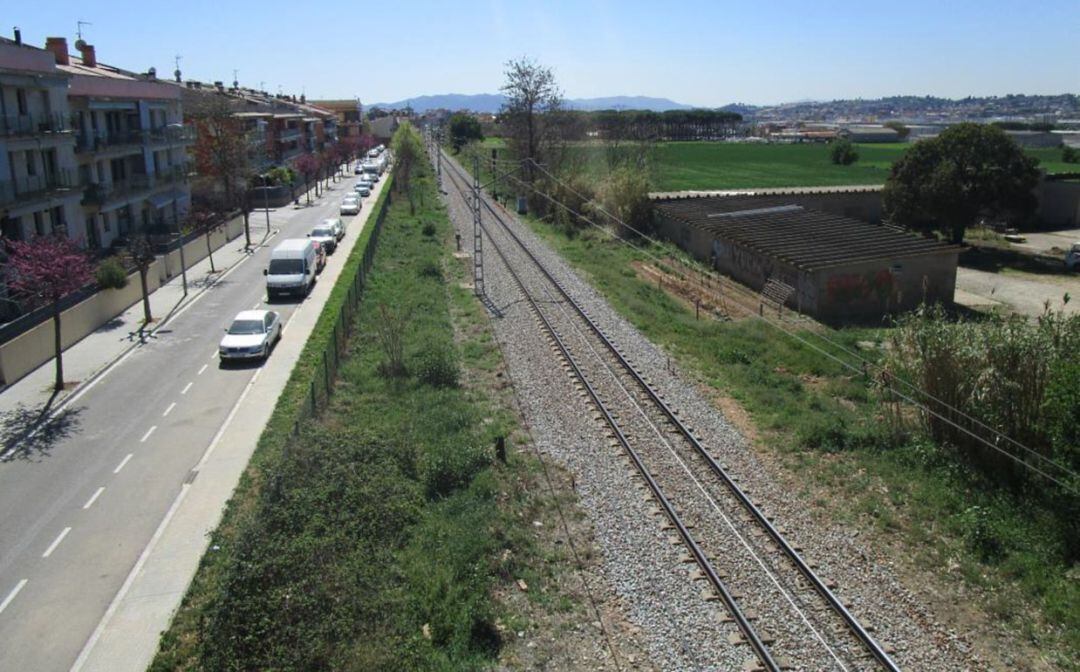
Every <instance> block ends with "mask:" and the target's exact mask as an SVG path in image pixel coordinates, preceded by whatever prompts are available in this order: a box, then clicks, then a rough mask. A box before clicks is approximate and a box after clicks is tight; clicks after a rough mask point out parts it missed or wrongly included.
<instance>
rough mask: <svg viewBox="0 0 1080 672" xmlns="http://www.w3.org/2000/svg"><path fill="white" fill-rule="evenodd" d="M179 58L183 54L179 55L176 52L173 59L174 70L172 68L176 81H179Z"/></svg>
mask: <svg viewBox="0 0 1080 672" xmlns="http://www.w3.org/2000/svg"><path fill="white" fill-rule="evenodd" d="M181 58H183V56H181V55H180V54H177V55H176V56H175V60H176V70H173V77H175V78H176V81H177V82H179V81H180V59H181Z"/></svg>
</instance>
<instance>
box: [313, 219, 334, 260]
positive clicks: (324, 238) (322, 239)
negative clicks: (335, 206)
mask: <svg viewBox="0 0 1080 672" xmlns="http://www.w3.org/2000/svg"><path fill="white" fill-rule="evenodd" d="M307 235H308V238H311V239H312V240H313V241H315V242H316V243H318V244H319V247H322V248H323V249H325V250H326V253H327V254H333V253H334V250H336V249H337V232H336V231H334V227H332V226H326V225H325V224H320V225H318V226H316V227H315V228H313V229H312V230H311V233H309V234H307Z"/></svg>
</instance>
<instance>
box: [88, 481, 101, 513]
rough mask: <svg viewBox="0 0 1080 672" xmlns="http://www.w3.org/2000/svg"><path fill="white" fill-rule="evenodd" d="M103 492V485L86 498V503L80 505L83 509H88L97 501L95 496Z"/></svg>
mask: <svg viewBox="0 0 1080 672" xmlns="http://www.w3.org/2000/svg"><path fill="white" fill-rule="evenodd" d="M103 492H105V486H104V485H103V486H101V487H100V488H98V489H97V490H95V491H94V494H93V495H91V496H90V499H88V500H86V503H85V504H83V505H82V508H83V511H85V510H86V509H89V508H90V507H91V506H93V505H94V502H96V501H97V498H98V497H100V496H101V493H103Z"/></svg>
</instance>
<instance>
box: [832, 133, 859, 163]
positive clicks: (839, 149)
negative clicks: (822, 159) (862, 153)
mask: <svg viewBox="0 0 1080 672" xmlns="http://www.w3.org/2000/svg"><path fill="white" fill-rule="evenodd" d="M829 159H830V160H831V161H832V162H833V163H835V164H836V165H838V166H850V165H851V164H853V163H855V162H856V161H858V160H859V153H858V152H857V151H855V145H853V144H851V141H850V140H848V139H847V138H840V139H839V140H833V141H832V142H830V143H829Z"/></svg>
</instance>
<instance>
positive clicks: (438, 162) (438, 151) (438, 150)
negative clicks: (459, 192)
mask: <svg viewBox="0 0 1080 672" xmlns="http://www.w3.org/2000/svg"><path fill="white" fill-rule="evenodd" d="M436 133H437V135H436V136H435V176H436V180H437V181H438V184H439V191H440V192H441V191H442V190H443V186H442V126H440V127H439V129H438V131H436Z"/></svg>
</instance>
